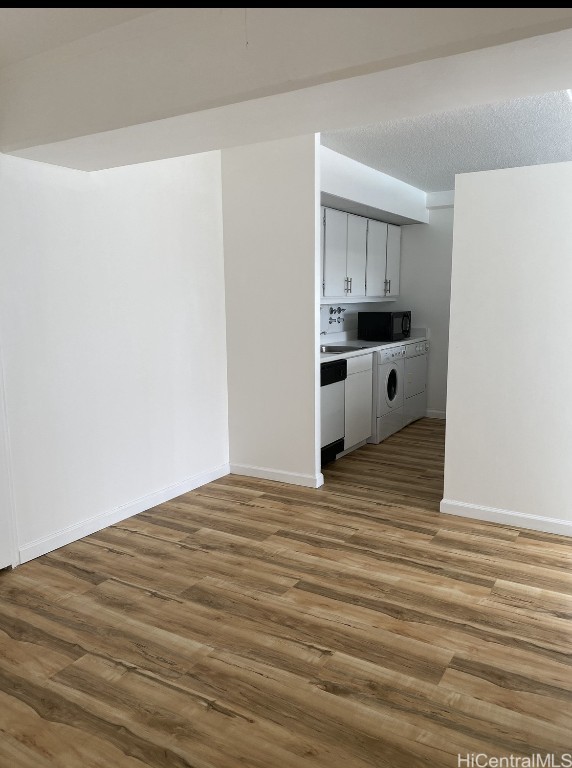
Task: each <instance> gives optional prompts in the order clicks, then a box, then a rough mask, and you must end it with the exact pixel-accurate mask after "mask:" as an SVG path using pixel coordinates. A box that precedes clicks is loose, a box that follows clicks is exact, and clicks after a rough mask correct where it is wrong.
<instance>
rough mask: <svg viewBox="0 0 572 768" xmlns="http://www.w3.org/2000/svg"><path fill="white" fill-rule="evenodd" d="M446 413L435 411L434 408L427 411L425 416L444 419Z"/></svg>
mask: <svg viewBox="0 0 572 768" xmlns="http://www.w3.org/2000/svg"><path fill="white" fill-rule="evenodd" d="M445 415H446V411H434V410H432V409H429V410H427V411H426V412H425V416H426V417H427V418H428V419H444V418H445Z"/></svg>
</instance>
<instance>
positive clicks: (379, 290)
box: [365, 219, 387, 296]
mask: <svg viewBox="0 0 572 768" xmlns="http://www.w3.org/2000/svg"><path fill="white" fill-rule="evenodd" d="M386 250H387V224H384V223H383V222H381V221H374V220H373V219H369V220H368V227H367V267H366V292H365V294H366V296H385V260H386Z"/></svg>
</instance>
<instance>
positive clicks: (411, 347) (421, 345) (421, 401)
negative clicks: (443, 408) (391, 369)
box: [404, 339, 429, 426]
mask: <svg viewBox="0 0 572 768" xmlns="http://www.w3.org/2000/svg"><path fill="white" fill-rule="evenodd" d="M428 353H429V342H428V341H427V340H426V339H423V340H422V341H414V342H412V343H411V344H406V345H405V411H404V413H405V424H404V426H406V425H407V424H410V423H411V422H412V421H415V420H416V419H421V418H423V416H425V414H426V412H427V355H428Z"/></svg>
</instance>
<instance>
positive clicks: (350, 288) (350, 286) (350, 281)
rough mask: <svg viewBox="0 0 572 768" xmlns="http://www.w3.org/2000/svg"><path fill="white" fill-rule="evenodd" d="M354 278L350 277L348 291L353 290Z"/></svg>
mask: <svg viewBox="0 0 572 768" xmlns="http://www.w3.org/2000/svg"><path fill="white" fill-rule="evenodd" d="M352 280H353V277H348V286H349V288H348V293H351V292H352Z"/></svg>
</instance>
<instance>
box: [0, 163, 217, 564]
mask: <svg viewBox="0 0 572 768" xmlns="http://www.w3.org/2000/svg"><path fill="white" fill-rule="evenodd" d="M0 162H1V168H0V171H1V181H0V238H1V248H0V299H1V300H0V328H1V330H2V341H3V346H4V364H5V381H6V403H7V415H8V422H9V429H10V439H11V452H12V460H13V478H14V501H15V510H16V518H17V528H18V530H17V534H18V547H19V550H20V555H21V558H22V560H25V559H29V558H30V557H34V556H36V555H38V554H41V553H42V552H45V551H49V550H50V549H52V548H54V547H55V546H59V545H61V544H64V543H66V542H67V541H70V540H73V539H76V538H79V537H80V536H83V535H85V534H86V533H89V532H90V531H92V530H96V529H98V528H101V527H103V526H105V525H108V524H110V523H111V522H114V521H115V520H117V519H120V518H122V517H127V516H129V515H130V514H134V513H135V512H138V511H140V510H141V509H144V508H147V507H151V506H153V505H154V504H155V503H158V502H159V501H163V500H165V499H166V498H172V497H173V496H176V495H178V494H179V493H182V492H183V491H185V490H188V489H189V488H190V487H195V486H196V485H199V484H201V483H202V482H206V481H207V480H209V479H212V477H213V476H219V475H220V474H224V473H225V472H226V471H228V464H227V462H228V432H227V393H226V364H225V321H224V273H223V250H222V208H221V177H220V153H216V152H215V153H211V154H208V155H202V156H194V157H188V158H181V159H176V160H167V161H161V162H158V163H150V164H148V165H141V166H136V167H130V168H125V169H118V170H114V171H104V172H100V173H96V174H84V173H81V172H78V171H69V170H66V169H60V168H54V167H50V166H44V165H41V164H38V163H34V162H30V161H25V160H18V159H14V158H10V157H5V156H4V157H0Z"/></svg>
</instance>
